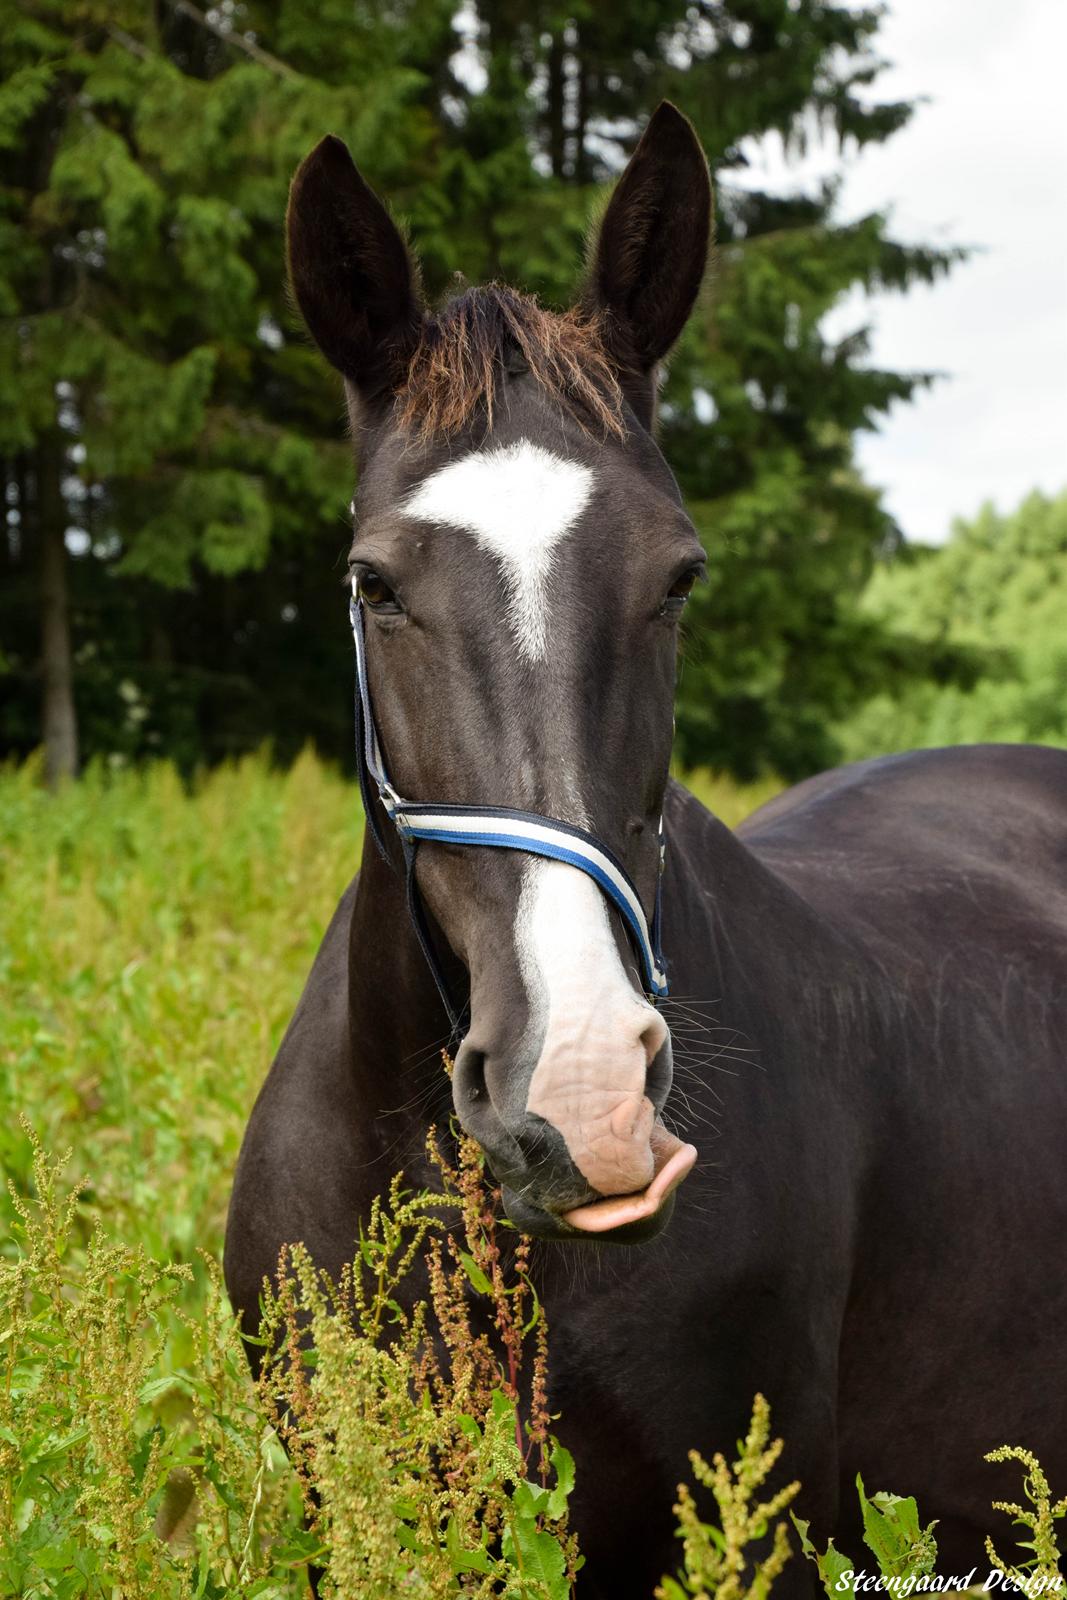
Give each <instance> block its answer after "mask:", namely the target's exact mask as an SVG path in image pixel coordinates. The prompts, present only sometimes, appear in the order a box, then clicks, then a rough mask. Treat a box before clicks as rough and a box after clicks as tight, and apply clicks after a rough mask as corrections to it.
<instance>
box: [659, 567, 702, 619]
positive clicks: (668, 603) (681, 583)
mask: <svg viewBox="0 0 1067 1600" xmlns="http://www.w3.org/2000/svg"><path fill="white" fill-rule="evenodd" d="M701 570H702V569H701V568H700V567H690V568H689V569H688V571H687V572H680V573H679V574H678V576H677V577H676V578H675V580H674V582H673V583H672V584H671V586H670V588H669V589H668V590H667V594H666V596H665V598H664V601H663V607H662V611H663V614H664V615H666V616H670V615H671V614H672V613H675V614H676V613H677V612H679V611H681V609H682V607H683V606H684V605H685V602H686V601H687V600H688V599H689V596H690V595H691V594H692V592H693V586H694V584H695V583H696V581H697V579H698V578H699V577H700V574H701Z"/></svg>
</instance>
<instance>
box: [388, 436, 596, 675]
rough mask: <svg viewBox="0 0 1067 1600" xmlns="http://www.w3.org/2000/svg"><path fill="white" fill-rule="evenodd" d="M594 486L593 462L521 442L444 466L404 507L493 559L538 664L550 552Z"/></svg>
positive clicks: (529, 654)
mask: <svg viewBox="0 0 1067 1600" xmlns="http://www.w3.org/2000/svg"><path fill="white" fill-rule="evenodd" d="M592 488H593V473H592V470H591V469H590V468H589V467H583V466H582V465H581V464H580V463H579V462H577V461H567V460H565V459H564V458H563V457H562V456H557V455H553V454H552V452H551V450H543V449H542V448H541V446H540V445H536V444H532V443H531V442H530V440H529V439H522V440H520V441H519V443H518V444H511V445H502V446H500V447H498V448H497V449H495V450H477V451H473V452H472V453H471V454H470V455H467V456H463V457H462V458H461V459H460V460H459V461H453V462H451V463H450V464H449V465H448V466H447V467H441V468H440V469H439V471H437V472H434V473H432V474H431V476H430V477H428V478H427V479H426V480H425V482H423V483H420V484H419V486H418V488H417V489H416V490H415V491H414V493H412V494H411V495H410V496H409V497H408V499H407V500H406V501H405V502H404V504H403V506H402V507H401V509H402V511H403V512H404V513H405V514H406V515H407V516H409V517H420V518H422V519H423V520H424V521H427V522H449V523H452V524H453V525H454V526H455V527H457V528H462V529H464V531H465V532H467V533H471V534H473V535H474V537H475V539H476V540H477V541H478V544H479V545H480V546H481V547H482V549H483V550H488V551H489V553H490V554H491V555H492V556H494V557H495V558H496V560H497V561H498V562H499V563H500V567H501V570H502V573H503V577H504V582H505V584H506V586H507V591H508V617H509V620H510V622H511V626H512V628H513V629H514V632H515V637H516V639H517V640H518V645H519V650H520V651H521V653H522V654H523V655H524V656H525V657H526V658H527V660H529V661H540V660H541V659H542V658H543V657H544V655H545V653H546V650H547V648H548V614H547V613H548V607H547V589H548V579H549V575H550V573H551V570H552V560H553V553H554V551H555V549H556V546H557V545H558V544H559V542H560V540H561V539H563V538H564V537H565V535H566V534H568V533H569V532H570V530H571V529H572V528H573V527H574V524H575V523H576V522H577V520H578V518H579V517H580V516H581V514H582V512H583V510H584V509H585V506H586V504H587V503H588V500H589V496H590V494H591V493H592Z"/></svg>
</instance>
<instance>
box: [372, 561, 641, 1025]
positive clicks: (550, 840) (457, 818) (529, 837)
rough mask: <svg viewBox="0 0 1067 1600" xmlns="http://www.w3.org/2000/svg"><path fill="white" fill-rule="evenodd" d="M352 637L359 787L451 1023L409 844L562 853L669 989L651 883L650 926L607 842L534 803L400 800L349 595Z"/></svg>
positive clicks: (555, 857)
mask: <svg viewBox="0 0 1067 1600" xmlns="http://www.w3.org/2000/svg"><path fill="white" fill-rule="evenodd" d="M349 616H350V618H351V622H352V637H353V639H354V640H355V645H356V687H357V706H356V712H357V734H358V755H359V767H360V787H361V789H362V791H363V802H364V809H365V810H366V811H367V815H368V820H369V821H370V826H371V828H372V830H373V833H374V837H375V840H376V842H377V844H378V847H379V849H380V850H382V851H383V853H384V849H385V846H384V840H383V839H382V837H381V834H380V832H379V830H378V826H377V822H376V820H375V819H374V818H373V816H372V810H373V807H372V806H371V805H370V794H369V783H368V781H367V780H368V778H369V779H370V780H371V781H372V782H373V783H374V785H375V787H376V789H377V791H378V796H379V799H380V800H381V802H382V805H383V807H384V808H385V812H386V815H387V816H388V817H389V819H390V821H391V822H392V823H393V825H394V827H395V828H396V830H397V833H398V834H399V836H400V840H401V843H402V845H403V846H404V852H405V857H406V859H407V865H408V885H409V895H408V899H409V906H410V907H411V910H412V915H413V917H414V918H415V923H416V931H417V932H418V934H419V938H420V942H421V943H422V947H423V951H424V953H425V955H426V959H427V961H428V962H429V964H430V967H431V970H432V971H433V974H434V977H435V979H436V980H437V986H438V988H439V989H440V990H441V997H442V999H443V1000H444V1002H445V1008H446V1010H447V1011H448V1013H449V1016H450V1017H451V1019H452V1022H453V1025H455V1024H456V1022H457V1017H456V1014H455V1012H454V1009H453V1007H452V1004H451V1000H450V998H449V996H448V992H447V986H446V985H444V983H443V980H442V978H441V975H440V972H439V969H438V967H437V963H436V960H435V958H434V956H433V953H432V948H431V947H430V946H429V939H428V935H427V933H426V929H425V926H424V925H420V918H419V917H418V916H416V914H415V907H416V902H415V900H414V899H413V892H414V879H413V875H412V867H413V860H414V850H415V847H416V846H417V845H418V844H421V843H431V842H436V843H441V844H462V845H479V846H488V847H489V848H492V849H498V850H521V851H523V852H524V853H525V854H527V855H533V856H544V857H545V858H546V859H547V860H550V861H564V862H566V863H567V865H568V866H571V867H577V868H578V870H579V871H580V872H584V873H586V874H587V876H588V877H590V878H592V880H593V882H594V883H595V884H596V885H597V886H598V888H600V889H601V890H602V891H603V893H604V894H605V895H606V896H607V898H608V899H609V900H610V901H611V903H612V905H614V906H615V907H616V909H617V910H618V911H619V913H620V914H621V916H622V919H623V921H624V923H625V924H626V927H627V929H628V931H629V933H630V937H631V939H632V940H633V943H634V947H635V949H636V950H637V954H638V956H639V958H640V962H641V971H642V978H643V982H644V987H645V991H646V993H647V994H649V995H651V996H659V995H665V994H666V993H667V979H666V977H665V975H664V972H663V958H662V955H661V953H660V943H659V923H660V893H659V886H658V884H657V889H656V906H655V911H654V913H653V917H652V926H651V929H650V928H649V925H648V922H647V920H646V917H645V912H644V907H643V906H642V904H641V896H640V895H639V894H638V892H637V889H636V887H635V885H634V882H633V879H632V878H631V877H630V875H629V873H628V872H627V871H626V868H625V867H624V866H623V865H622V862H621V861H619V859H618V857H617V856H615V855H614V854H613V853H612V852H611V851H610V850H609V849H608V848H607V846H606V845H603V844H601V843H600V842H599V840H597V839H596V838H594V836H593V835H592V834H591V833H587V832H586V830H585V829H584V828H577V827H575V826H573V825H572V824H571V823H569V822H559V821H558V820H557V819H556V818H555V817H543V816H540V815H539V814H538V813H537V812H535V811H512V810H509V809H508V808H507V807H504V806H453V805H427V804H424V803H421V802H417V801H412V800H403V799H401V797H400V795H399V794H398V793H397V792H396V790H395V789H394V788H393V785H392V784H391V783H390V781H389V776H388V773H387V772H386V768H385V761H384V759H383V757H382V751H381V746H380V744H379V743H378V733H377V729H376V728H375V725H374V713H373V711H372V709H371V700H370V686H369V684H368V682H367V653H366V645H365V642H364V638H363V608H362V604H361V602H360V601H359V600H358V598H357V597H356V595H355V585H353V598H352V600H351V602H350V605H349ZM659 842H660V873H661V874H662V871H663V858H664V849H665V845H664V837H663V824H662V822H661V823H660V832H659Z"/></svg>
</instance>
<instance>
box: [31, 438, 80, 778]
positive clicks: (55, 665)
mask: <svg viewBox="0 0 1067 1600" xmlns="http://www.w3.org/2000/svg"><path fill="white" fill-rule="evenodd" d="M62 473H63V456H62V445H61V443H60V442H59V440H58V439H54V438H53V439H47V440H45V441H43V442H42V444H41V446H40V448H39V450H38V453H37V534H38V540H39V547H40V552H41V681H42V684H43V694H42V701H41V732H42V740H43V743H44V775H45V782H46V783H47V784H48V787H49V788H50V789H54V788H55V787H56V786H57V785H58V784H59V783H61V782H62V781H63V779H64V778H73V777H74V775H75V773H76V772H77V770H78V724H77V719H76V717H75V714H74V674H73V668H72V662H71V649H70V605H69V601H68V597H67V546H66V539H65V535H66V528H67V508H66V506H65V505H64V503H63V492H62Z"/></svg>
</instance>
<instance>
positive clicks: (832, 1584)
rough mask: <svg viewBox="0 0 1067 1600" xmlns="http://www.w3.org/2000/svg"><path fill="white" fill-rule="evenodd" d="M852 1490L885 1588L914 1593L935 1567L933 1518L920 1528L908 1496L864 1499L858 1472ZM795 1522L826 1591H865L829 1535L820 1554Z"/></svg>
mask: <svg viewBox="0 0 1067 1600" xmlns="http://www.w3.org/2000/svg"><path fill="white" fill-rule="evenodd" d="M856 1491H857V1493H858V1495H859V1499H860V1510H861V1511H862V1513H863V1537H864V1542H865V1544H866V1545H867V1548H868V1549H869V1550H870V1551H871V1553H872V1554H873V1556H874V1558H875V1561H876V1562H877V1563H878V1571H879V1573H880V1575H881V1577H882V1578H883V1579H884V1580H885V1583H884V1585H883V1587H887V1588H888V1589H889V1590H890V1592H892V1593H895V1594H898V1595H909V1594H912V1593H913V1592H914V1591H915V1589H916V1586H917V1585H919V1586H920V1587H921V1583H920V1580H922V1579H924V1578H929V1577H930V1576H931V1574H932V1573H933V1571H934V1566H935V1563H936V1561H937V1542H936V1540H935V1539H934V1528H935V1526H936V1523H933V1522H931V1523H930V1525H929V1526H928V1527H926V1528H921V1527H920V1526H919V1510H918V1507H917V1506H916V1504H915V1501H914V1500H913V1499H911V1498H910V1497H904V1496H901V1495H897V1494H888V1493H886V1492H885V1491H881V1492H879V1493H878V1494H875V1495H872V1496H871V1497H870V1499H868V1498H867V1494H866V1492H865V1490H864V1487H863V1479H862V1478H860V1477H857V1479H856ZM793 1524H794V1526H795V1528H796V1530H797V1533H798V1534H799V1536H800V1548H801V1550H802V1551H803V1553H804V1554H805V1555H806V1556H807V1557H808V1559H809V1560H810V1561H813V1562H814V1563H815V1565H816V1567H817V1568H818V1572H819V1577H820V1578H821V1580H822V1583H823V1587H824V1588H825V1590H826V1592H827V1594H828V1595H834V1594H859V1593H861V1592H863V1591H862V1590H861V1589H860V1587H859V1586H858V1585H856V1584H855V1582H854V1581H853V1580H854V1578H855V1568H854V1566H853V1564H852V1562H851V1561H850V1560H849V1558H848V1557H847V1556H846V1555H843V1554H842V1553H841V1551H839V1550H835V1549H834V1542H833V1540H832V1539H831V1540H830V1541H829V1543H828V1544H827V1547H826V1549H825V1551H824V1552H823V1553H822V1554H821V1555H820V1554H819V1552H818V1551H817V1550H816V1549H815V1546H814V1545H813V1544H812V1542H811V1539H810V1538H809V1536H808V1528H809V1524H808V1523H807V1522H804V1521H802V1520H801V1519H800V1518H799V1517H796V1516H794V1517H793Z"/></svg>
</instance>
